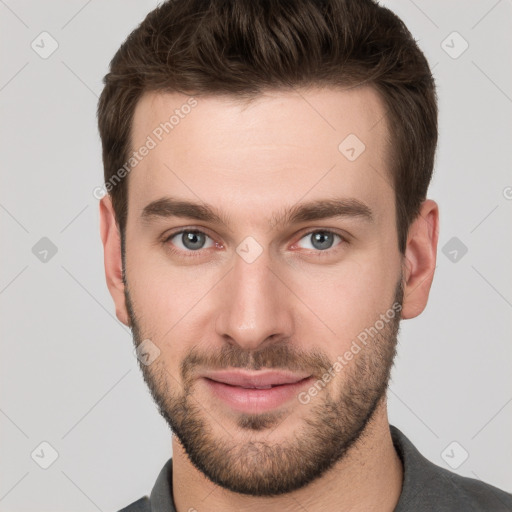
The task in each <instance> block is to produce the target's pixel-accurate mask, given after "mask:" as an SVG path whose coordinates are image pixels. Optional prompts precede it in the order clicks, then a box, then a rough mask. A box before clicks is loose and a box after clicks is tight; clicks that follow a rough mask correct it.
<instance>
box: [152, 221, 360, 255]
mask: <svg viewBox="0 0 512 512" xmlns="http://www.w3.org/2000/svg"><path fill="white" fill-rule="evenodd" d="M183 233H200V234H203V235H205V236H207V237H208V238H210V239H212V240H213V238H212V237H211V236H209V235H208V234H207V233H205V232H204V231H201V230H200V229H195V228H187V229H181V230H179V231H175V232H174V233H171V234H170V235H168V236H166V237H165V238H164V240H163V242H162V243H163V244H164V245H166V246H167V247H168V249H169V250H170V251H171V252H172V253H173V254H177V255H179V256H185V257H186V258H197V257H200V256H202V255H203V254H202V253H203V251H204V249H198V250H196V251H191V250H188V251H182V250H177V249H175V248H174V247H172V244H169V243H168V242H169V241H170V240H171V239H173V238H174V237H175V236H176V235H181V234H183ZM313 233H329V234H331V235H335V236H337V237H339V238H340V243H339V244H338V245H335V246H334V247H332V248H329V249H326V250H324V251H321V250H314V253H316V255H317V256H318V257H321V256H322V255H324V254H328V255H330V254H332V253H333V252H337V250H339V247H340V246H341V245H348V244H349V243H350V242H349V241H348V240H347V238H346V237H344V236H342V235H340V234H339V233H337V232H336V231H332V230H329V229H313V230H311V231H308V232H307V233H304V234H303V235H302V236H301V237H300V238H299V241H300V240H302V239H303V238H305V237H307V236H309V235H312V234H313ZM309 250H312V249H309Z"/></svg>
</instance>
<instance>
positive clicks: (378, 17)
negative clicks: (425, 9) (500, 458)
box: [98, 0, 512, 512]
mask: <svg viewBox="0 0 512 512" xmlns="http://www.w3.org/2000/svg"><path fill="white" fill-rule="evenodd" d="M98 118H99V130H100V135H101V138H102V143H103V159H104V167H105V192H108V194H107V195H106V196H105V197H104V198H103V199H102V200H101V203H100V217H101V237H102V241H103V245H104V249H105V269H106V278H107V284H108V287H109V290H110V293H111V294H112V297H113V299H114V302H115V306H116V314H117V317H118V318H119V320H120V321H122V322H123V323H125V324H126V325H128V326H130V327H131V329H132V332H133V337H134V342H135V346H136V347H137V353H138V355H139V363H140V367H141V370H142V372H143V375H144V378H145V381H146V382H147V384H148V386H149V389H150V390H151V393H152V395H153V397H154V399H155V402H156V403H157V405H158V407H159V410H160V412H161V414H162V416H163V417H164V418H165V419H166V421H167V422H168V424H169V426H170V427H171V429H172V432H173V454H172V458H171V459H169V461H168V462H167V464H166V465H165V466H164V468H163V469H162V471H161V473H160V475H159V476H158V479H157V481H156V483H155V486H154V488H153V490H152V491H151V494H150V496H149V497H148V496H146V497H143V498H141V499H140V500H138V501H136V502H134V503H132V505H130V506H128V507H126V508H125V509H123V510H126V511H130V512H135V511H149V510H151V511H153V512H155V511H158V512H164V511H166V512H168V511H177V512H183V511H194V510H197V511H199V512H203V511H205V512H212V511H222V512H230V511H235V510H236V511H238V510H247V511H249V510H258V511H275V510H279V511H281V510H286V511H295V510H297V511H298V510H307V511H309V512H316V511H319V510H336V511H349V510H350V511H372V510H378V511H393V510H396V511H399V512H403V511H406V510H407V511H409V510H410V511H425V510H436V511H448V510H464V511H470V510H471V511H483V510H496V511H499V510H512V496H511V495H510V494H508V493H506V492H504V491H501V490H499V489H497V488H495V487H492V486H490V485H488V484H485V483H483V482H480V481H477V480H474V479H468V478H463V477H460V476H458V475H455V474H452V473H450V472H448V471H446V470H444V469H441V468H439V467H437V466H435V465H434V464H432V463H430V462H429V461H427V460H426V459H425V458H423V457H422V455H421V454H420V453H419V452H418V451H417V450H416V448H415V447H414V446H413V445H412V443H411V442H410V441H409V440H408V438H407V437H406V436H405V435H404V434H403V433H402V432H401V431H400V430H399V429H398V428H396V427H394V426H390V425H389V422H388V417H387V408H386V390H387V386H388V381H389V375H390V371H391V368H392V364H393V359H394V356H395V352H396V343H397V335H398V331H399V322H400V320H401V319H408V318H414V317H416V316H418V315H419V314H421V312H422V311H423V309H424V308H425V306H426V303H427V300H428V294H429V290H430V286H431V283H432V279H433V272H434V269H435V263H436V249H437V240H438V222H439V219H438V206H437V204H436V203H435V202H434V201H432V200H430V199H427V198H426V193H427V189H428V185H429V182H430V178H431V175H432V170H433V165H434V155H435V149H436V144H437V102H436V94H435V86H434V81H433V78H432V75H431V73H430V69H429V67H428V64H427V62H426V60H425V57H424V56H423V54H422V53H421V51H420V50H419V49H418V47H417V45H416V44H415V42H414V39H413V38H412V36H411V34H410V33H409V32H408V30H407V29H406V27H405V26H404V25H403V23H402V22H401V21H400V20H399V19H398V18H397V17H396V16H395V15H394V14H393V13H391V12H390V11H389V10H387V9H385V8H383V7H380V6H378V5H377V4H376V3H374V2H372V1H370V0H365V1H361V0H357V1H356V0H352V1H349V0H330V1H328V0H325V1H318V2H313V1H311V0H295V1H293V2H285V1H282V0H281V1H278V0H265V1H263V0H262V1H255V0H187V1H186V2H184V1H174V2H165V3H163V4H161V5H160V6H159V7H158V8H156V9H155V10H154V11H152V12H151V13H150V14H149V15H148V16H147V18H146V19H145V20H144V21H143V22H142V24H141V25H140V26H139V27H138V28H137V29H136V30H135V31H134V32H133V33H132V34H131V35H130V36H129V37H128V39H127V41H126V42H125V43H124V44H123V45H122V46H121V48H120V49H119V51H118V52H117V54H116V55H115V57H114V59H113V60H112V62H111V66H110V72H109V74H108V75H107V76H106V77H105V88H104V90H103V93H102V96H101V98H100V102H99V106H98Z"/></svg>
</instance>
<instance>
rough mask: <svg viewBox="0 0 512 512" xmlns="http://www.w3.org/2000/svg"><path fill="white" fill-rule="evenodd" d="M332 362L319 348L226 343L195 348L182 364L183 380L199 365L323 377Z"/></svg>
mask: <svg viewBox="0 0 512 512" xmlns="http://www.w3.org/2000/svg"><path fill="white" fill-rule="evenodd" d="M331 365H332V362H331V361H330V359H329V358H328V357H327V356H326V355H325V354H324V353H322V352H320V351H318V350H311V351H308V352H305V351H303V350H301V349H299V348H297V347H294V346H293V345H290V344H287V343H278V344H275V345H268V346H266V347H264V348H262V349H260V350H258V351H245V350H242V349H240V348H239V347H238V346H236V345H224V346H222V347H221V348H220V349H219V351H218V352H215V353H213V352H211V351H208V352H199V351H198V350H197V349H196V348H195V347H194V348H193V349H192V350H191V351H190V352H189V353H188V354H187V356H186V357H185V358H184V359H183V361H182V363H181V376H182V379H183V381H184V382H187V381H190V380H191V378H192V377H193V375H194V373H195V371H196V369H197V368H203V369H208V370H225V369H226V368H244V369H245V370H254V371H257V370H261V369H262V368H266V369H274V370H290V371H301V372H304V371H307V373H310V374H311V375H315V376H321V375H323V374H324V373H325V372H326V371H327V370H328V369H329V368H330V366H331Z"/></svg>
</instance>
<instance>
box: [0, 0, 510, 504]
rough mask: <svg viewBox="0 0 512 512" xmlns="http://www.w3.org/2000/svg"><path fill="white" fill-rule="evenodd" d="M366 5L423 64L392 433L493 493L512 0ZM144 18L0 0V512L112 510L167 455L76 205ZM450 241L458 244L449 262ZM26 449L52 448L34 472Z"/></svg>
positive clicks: (88, 190)
mask: <svg viewBox="0 0 512 512" xmlns="http://www.w3.org/2000/svg"><path fill="white" fill-rule="evenodd" d="M383 3H384V4H385V5H387V6H388V7H390V8H391V9H392V10H394V11H395V12H396V13H397V14H398V15H399V16H400V17H401V18H402V19H403V20H404V21H405V23H406V24H407V26H408V27H409V29H410V30H411V31H412V33H413V35H414V37H415V38H416V39H417V40H418V42H419V44H420V46H421V48H422V49H423V51H424V52H425V54H426V56H427V58H428V59H429V62H430V63H431V66H432V67H433V70H434V74H435V76H436V80H437V84H438V94H439V107H440V143H439V149H438V155H437V163H436V169H435V174H434V179H433V183H432V186H431V189H430V194H429V197H431V198H432V199H435V200H436V201H437V202H438V203H439V206H440V215H441V230H440V239H439V251H438V266H437V269H436V275H435V278H434V283H433V287H432V291H431V296H430V301H429V305H428V307H427V309H426V310H425V312H424V313H423V314H422V315H421V316H420V317H419V318H416V319H414V320H408V321H405V322H403V323H402V330H401V335H400V345H399V354H398V358H397V360H396V366H395V368H394V370H393V377H392V383H391V391H390V393H389V407H390V419H391V423H393V424H394V425H396V426H398V427H399V428H400V429H401V430H402V431H403V432H404V433H405V434H406V435H407V436H408V437H409V438H410V439H411V440H412V441H413V442H414V443H415V444H416V446H417V447H418V448H419V449H420V451H421V452H422V453H423V454H424V455H425V456H426V457H428V458H429V459H430V460H432V461H434V462H435V463H436V464H439V465H440V466H443V467H449V466H448V465H447V462H446V461H449V462H450V463H451V464H452V465H454V464H455V463H460V461H461V460H462V459H463V455H464V453H465V452H464V451H467V453H468V454H469V457H468V458H467V460H465V461H464V462H463V463H462V464H461V465H460V466H459V467H458V468H457V469H456V470H455V471H456V472H457V473H459V474H461V475H467V476H470V477H473V478H479V479H481V480H484V481H485V482H489V483H491V484H493V485H496V486H498V487H501V488H503V489H505V490H508V491H509V492H511V491H512V474H511V469H510V468H511V459H512V435H511V433H512V404H511V401H512V385H511V384H512V372H511V359H512V358H511V355H512V348H511V346H512V345H511V332H512V325H511V317H512V315H511V312H512V267H511V264H510V263H511V261H512V250H511V249H512V244H511V240H512V237H511V236H510V235H511V233H512V229H511V228H512V217H511V210H512V200H511V198H512V188H511V187H512V175H511V163H512V153H511V151H510V149H511V144H512V116H511V114H512V77H511V62H512V60H511V53H512V51H511V50H512V36H511V34H512V30H511V29H512V5H511V1H510V0H500V1H496V0H481V1H471V2H470V1H466V2H463V3H462V2H459V1H457V0H451V1H446V0H443V1H435V2H434V1H431V0H430V1H426V0H421V1H420V0H416V1H414V2H413V1H410V0H396V1H391V0H390V1H387V2H383ZM154 6H156V2H154V1H149V0H146V1H141V0H138V1H135V0H130V1H127V0H101V1H100V0H89V1H85V0H73V1H70V0H67V1H64V0H59V1H57V0H54V1H51V2H36V1H35V0H23V1H22V0H18V1H14V0H0V16H1V18H0V19H1V27H0V38H1V40H0V51H1V52H2V60H1V62H2V66H1V69H0V104H1V109H2V110H1V112H2V114H1V130H2V131H1V143H2V152H1V154H2V167H1V171H2V175H1V176H2V181H1V187H0V221H1V229H2V246H1V265H0V269H1V274H0V314H1V322H2V323H1V327H2V336H1V343H2V346H1V358H0V364H1V366H0V379H1V383H0V384H1V387H0V390H1V391H0V429H1V436H2V437H1V440H2V442H1V445H0V471H1V473H0V510H1V511H12V512H15V511H36V510H37V511H42V510H51V511H54V512H57V511H64V510H66V511H67V510H74V511H77V512H81V511H94V510H100V511H109V510H117V509H118V508H120V507H122V506H125V505H127V504H128V503H131V502H132V501H134V500H135V499H138V498H139V497H141V496H142V495H144V494H147V493H149V491H150V490H151V487H152V485H153V483H154V480H155V478H156V476H157V474H158V472H159V471H160V468H161V467H162V465H163V464H164V463H165V461H167V459H168V458H169V457H170V456H171V434H170V431H169V430H168V427H167V425H166V424H165V422H164V420H163V419H162V418H161V417H160V416H159V414H158V412H157V410H156V407H155V406H154V404H153V402H152V400H151V397H150V395H149V392H148V391H147V390H146V387H145V384H144V382H143V380H142V377H141V375H140V373H139V370H138V367H137V364H136V359H135V357H134V355H133V350H132V341H131V335H130V331H129V330H128V329H127V328H126V327H124V326H123V325H122V324H121V323H120V322H118V321H117V319H116V318H115V310H114V307H113V302H112V300H111V297H110V295H109V293H108V290H107V287H106V284H105V279H104V269H103V249H102V245H101V241H100V236H99V217H98V201H97V200H96V199H95V198H94V197H93V195H92V191H93V189H94V187H96V186H98V185H101V184H102V163H101V153H100V141H99V136H98V134H97V128H96V118H95V112H96V105H97V97H98V95H99V94H100V92H101V89H102V84H101V80H102V78H103V76H104V74H105V73H106V72H107V65H108V62H109V61H110V59H111V57H112V56H113V55H114V53H115V51H116V50H117V48H118V46H119V45H120V44H121V42H122V41H123V40H124V39H125V37H126V36H127V35H128V34H129V32H130V31H131V30H132V29H133V28H135V26H136V25H137V24H138V23H139V22H140V21H142V19H143V17H144V16H145V14H146V13H147V12H148V11H149V10H151V9H152V8H153V7H154ZM43 31H47V32H48V33H49V34H51V37H52V38H54V39H55V40H56V41H57V43H58V45H59V46H58V49H57V50H56V51H55V52H54V53H53V54H52V55H51V56H49V57H48V58H46V59H43V58H41V57H40V56H39V54H38V53H36V52H35V51H34V50H33V49H32V47H31V43H32V41H34V40H35V44H39V47H40V50H41V51H42V50H43V49H42V48H41V47H42V46H43V44H44V48H45V49H46V50H45V51H47V50H48V49H49V48H51V46H50V44H51V41H50V40H49V39H45V40H44V43H41V37H46V38H47V37H48V36H40V33H41V32H43ZM454 31H456V32H458V33H459V34H460V36H461V37H462V38H463V39H461V37H459V36H457V35H453V34H452V33H453V32H454ZM464 40H465V41H467V43H468V44H469V47H468V48H467V50H466V51H464V52H463V53H462V54H461V55H457V58H453V56H454V55H455V54H458V53H459V52H460V51H461V50H462V49H463V47H464V46H463V45H464ZM443 41H445V43H443ZM445 50H447V51H448V52H449V53H451V54H452V55H451V56H450V55H449V54H448V53H447V51H445ZM507 187H508V188H507ZM43 237H47V238H48V239H50V240H51V241H52V242H53V244H55V246H56V247H57V250H58V252H57V253H56V254H55V255H54V256H53V257H51V258H50V257H49V256H48V261H47V262H46V263H43V262H41V261H40V260H39V259H38V258H37V257H36V255H35V254H34V253H33V252H32V248H33V247H34V246H35V245H36V244H37V243H38V241H39V240H40V239H41V238H43ZM453 237H456V238H457V239H458V241H455V242H453V241H452V242H450V243H452V244H453V243H458V244H459V245H460V243H463V244H464V245H465V246H466V247H467V253H466V254H465V255H462V253H461V251H460V249H459V250H458V253H457V256H458V259H457V261H455V262H454V261H452V259H453V256H454V254H455V253H453V252H452V253H451V254H450V251H453V247H451V246H450V245H448V246H447V248H446V249H445V252H446V253H447V254H448V256H447V255H445V254H444V253H443V247H445V246H446V244H447V243H448V242H449V241H450V240H451V239H452V238H453ZM43 441H46V442H47V443H49V444H50V445H51V446H52V447H53V448H54V449H55V450H56V451H57V452H58V458H57V460H56V461H55V462H54V463H53V464H52V465H51V466H50V467H49V468H48V469H42V468H41V467H40V466H39V465H38V464H37V463H36V462H35V461H34V459H36V460H38V461H39V462H44V460H43V459H45V458H46V462H49V461H50V459H49V458H48V457H51V449H50V448H48V447H46V446H45V445H43V447H42V448H41V446H40V443H41V442H43ZM453 441H456V442H457V443H458V444H456V445H451V446H450V444H451V443H452V442H453ZM447 447H448V450H446V448H447ZM34 450H36V452H35V454H36V455H34V459H33V458H32V457H31V454H32V453H33V452H34ZM41 450H42V451H41ZM43 453H44V456H43V455H42V454H43ZM443 453H444V454H445V456H444V458H443V456H442V454H443ZM37 454H39V458H38V457H37ZM446 455H448V456H446Z"/></svg>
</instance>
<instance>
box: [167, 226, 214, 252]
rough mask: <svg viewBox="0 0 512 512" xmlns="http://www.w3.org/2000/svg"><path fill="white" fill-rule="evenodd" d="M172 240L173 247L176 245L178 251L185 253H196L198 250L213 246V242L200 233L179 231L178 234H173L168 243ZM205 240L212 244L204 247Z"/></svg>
mask: <svg viewBox="0 0 512 512" xmlns="http://www.w3.org/2000/svg"><path fill="white" fill-rule="evenodd" d="M174 239H176V242H173V243H174V245H176V246H177V247H178V248H179V249H183V250H185V251H198V250H200V249H205V248H207V247H211V246H212V245H213V240H211V239H210V237H209V236H208V235H206V234H205V233H202V232H201V231H192V230H184V231H180V232H179V233H175V234H174V235H173V236H172V237H171V238H170V239H169V241H172V240H174ZM207 240H210V241H211V242H212V243H211V244H210V245H209V246H205V243H206V241H207Z"/></svg>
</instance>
